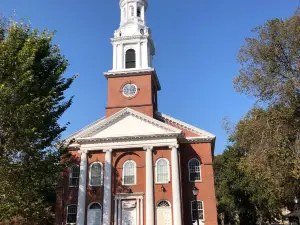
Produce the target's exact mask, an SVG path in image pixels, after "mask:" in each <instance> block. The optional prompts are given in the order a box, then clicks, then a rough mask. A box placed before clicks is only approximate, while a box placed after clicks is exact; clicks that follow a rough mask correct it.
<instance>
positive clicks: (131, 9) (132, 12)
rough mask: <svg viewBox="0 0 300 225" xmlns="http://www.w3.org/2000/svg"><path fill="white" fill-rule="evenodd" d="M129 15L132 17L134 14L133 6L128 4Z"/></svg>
mask: <svg viewBox="0 0 300 225" xmlns="http://www.w3.org/2000/svg"><path fill="white" fill-rule="evenodd" d="M130 15H131V16H132V17H133V16H134V8H133V6H130Z"/></svg>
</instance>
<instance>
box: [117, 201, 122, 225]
mask: <svg viewBox="0 0 300 225" xmlns="http://www.w3.org/2000/svg"><path fill="white" fill-rule="evenodd" d="M121 204H122V201H121V199H119V206H118V208H119V210H118V225H122V224H121V217H122V214H121V213H122V205H121Z"/></svg>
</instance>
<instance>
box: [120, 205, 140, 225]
mask: <svg viewBox="0 0 300 225" xmlns="http://www.w3.org/2000/svg"><path fill="white" fill-rule="evenodd" d="M125 205H127V206H125ZM124 206H125V207H124ZM136 217H137V213H136V203H135V202H127V203H125V204H124V203H123V208H122V225H137V219H136Z"/></svg>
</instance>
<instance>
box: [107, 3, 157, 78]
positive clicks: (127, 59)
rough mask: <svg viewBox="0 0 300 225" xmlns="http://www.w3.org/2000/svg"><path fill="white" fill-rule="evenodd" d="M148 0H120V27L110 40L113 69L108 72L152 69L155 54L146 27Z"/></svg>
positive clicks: (149, 32)
mask: <svg viewBox="0 0 300 225" xmlns="http://www.w3.org/2000/svg"><path fill="white" fill-rule="evenodd" d="M147 7H148V0H120V10H121V22H120V27H119V28H118V29H117V30H116V31H115V33H114V37H113V38H111V43H112V45H113V68H112V70H111V71H110V72H121V71H127V70H145V69H151V68H152V57H153V55H154V54H155V49H154V45H153V41H152V38H151V31H150V28H148V27H147V26H146V11H147Z"/></svg>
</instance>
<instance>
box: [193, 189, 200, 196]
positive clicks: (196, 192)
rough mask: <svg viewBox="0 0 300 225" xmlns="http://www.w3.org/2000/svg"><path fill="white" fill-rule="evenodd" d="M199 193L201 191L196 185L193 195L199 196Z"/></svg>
mask: <svg viewBox="0 0 300 225" xmlns="http://www.w3.org/2000/svg"><path fill="white" fill-rule="evenodd" d="M198 193H199V190H198V188H196V187H194V189H193V195H194V196H197V195H198Z"/></svg>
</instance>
